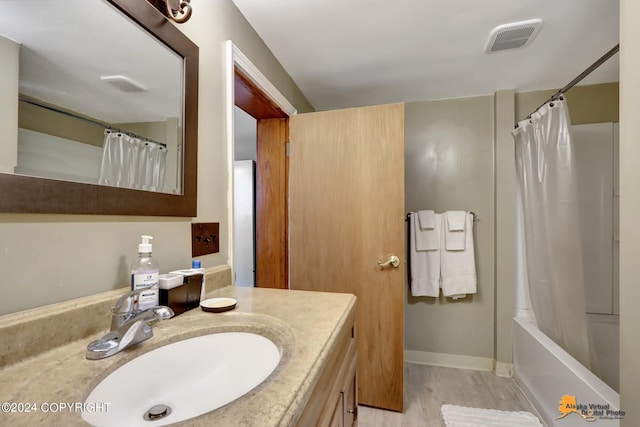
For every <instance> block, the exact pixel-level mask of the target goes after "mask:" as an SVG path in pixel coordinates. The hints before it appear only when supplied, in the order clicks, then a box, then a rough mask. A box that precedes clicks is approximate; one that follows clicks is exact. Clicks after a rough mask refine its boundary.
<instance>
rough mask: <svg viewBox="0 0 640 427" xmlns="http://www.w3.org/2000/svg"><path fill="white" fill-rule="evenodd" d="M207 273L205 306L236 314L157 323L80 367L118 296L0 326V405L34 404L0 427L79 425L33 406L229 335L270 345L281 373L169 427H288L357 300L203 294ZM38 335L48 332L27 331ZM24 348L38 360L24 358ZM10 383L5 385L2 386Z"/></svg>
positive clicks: (79, 394)
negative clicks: (137, 361) (254, 336)
mask: <svg viewBox="0 0 640 427" xmlns="http://www.w3.org/2000/svg"><path fill="white" fill-rule="evenodd" d="M209 273H210V272H209V271H207V276H208V277H207V297H216V296H217V297H222V296H225V297H232V298H235V299H236V300H238V306H237V307H236V309H235V310H233V311H229V312H226V313H219V314H213V313H206V312H203V311H202V310H200V309H194V310H191V311H188V312H186V313H184V314H181V315H180V316H176V317H175V318H174V319H171V320H169V321H165V322H160V323H158V324H157V325H156V326H155V327H154V335H155V336H154V337H153V338H151V339H150V340H147V341H145V342H143V343H140V344H138V345H136V346H134V347H132V348H130V349H127V350H125V351H123V352H121V353H118V354H116V355H114V356H112V357H109V358H107V359H103V360H97V361H91V360H86V359H85V349H86V346H87V344H88V343H89V342H90V341H92V340H93V339H96V338H99V336H101V335H102V334H104V332H105V331H106V330H108V325H109V321H110V315H109V314H108V313H109V307H111V305H112V304H113V303H114V301H115V299H116V298H117V297H118V296H120V295H122V293H123V292H124V291H125V290H124V289H123V290H120V291H111V292H107V293H105V294H101V295H96V296H92V297H88V298H82V299H80V300H76V301H73V302H68V303H63V304H56V305H54V306H48V307H45V308H42V309H35V310H29V311H28V312H23V313H19V314H16V315H8V316H4V318H1V319H0V334H2V335H1V336H0V338H2V341H1V342H2V347H0V361H2V365H1V366H2V370H1V371H0V384H4V385H5V386H4V387H2V390H1V391H0V400H1V401H2V402H16V403H18V402H23V403H27V402H29V403H35V405H36V407H37V410H36V411H34V412H29V413H6V412H0V424H2V425H4V424H7V425H12V426H33V425H65V426H71V425H86V423H85V422H84V421H83V420H82V418H81V414H80V413H79V412H74V411H71V412H70V411H63V412H57V413H51V412H44V411H42V410H41V409H40V405H42V404H47V403H53V402H74V403H75V402H80V403H81V402H84V400H85V398H86V396H87V395H88V394H89V392H90V391H91V390H92V389H93V388H94V387H95V386H96V385H97V384H98V383H99V382H100V381H101V380H102V379H104V378H105V377H106V376H107V375H109V374H110V373H111V372H113V371H114V370H115V369H117V368H118V367H119V366H121V365H123V364H124V363H126V362H128V361H129V360H132V359H133V358H135V357H137V356H139V355H141V354H143V353H146V352H148V351H150V350H153V349H154V348H158V347H160V346H162V345H166V344H169V343H171V342H175V341H179V340H182V339H187V338H191V337H195V336H199V335H204V334H209V333H215V332H222V331H229V330H233V331H247V332H255V333H259V334H262V335H264V336H266V337H267V338H269V339H271V340H272V341H273V342H274V343H275V344H276V345H277V346H278V347H279V349H280V352H281V354H282V361H281V363H280V365H279V366H278V367H277V368H276V370H275V371H274V372H273V373H272V374H271V376H270V377H269V378H268V379H267V380H266V381H265V382H264V383H263V384H261V385H260V386H258V387H256V388H255V389H254V390H252V391H250V392H249V393H248V394H246V395H245V396H243V397H241V398H240V399H237V400H235V401H234V402H231V403H229V404H227V405H226V406H224V407H222V408H219V409H217V410H215V411H213V412H210V413H208V414H205V415H202V416H199V417H197V418H193V419H191V420H187V421H184V422H182V423H179V424H177V425H185V426H208V425H213V424H215V425H216V426H236V425H246V426H253V425H255V426H261V427H262V426H283V425H294V424H295V423H296V421H297V420H298V418H299V417H300V415H301V414H302V412H303V409H304V408H305V405H306V404H307V401H308V400H309V398H310V396H311V395H312V392H313V390H314V388H315V387H316V384H317V383H318V381H319V380H320V378H321V377H322V374H323V372H324V370H325V368H326V365H327V364H328V362H330V360H331V358H332V355H333V353H334V349H335V348H336V346H338V345H339V342H338V341H339V337H340V336H341V334H342V332H344V331H343V329H344V328H346V327H348V328H349V329H350V328H351V325H352V324H353V318H354V315H355V301H356V298H355V297H354V296H353V295H349V294H337V293H321V292H312V293H310V292H304V291H287V290H276V289H261V288H235V287H232V286H226V287H222V288H220V289H214V290H210V289H211V288H210V287H209V279H212V281H213V282H215V280H214V278H212V277H210V276H211V275H210V274H209ZM215 273H220V276H221V277H224V276H225V274H226V273H225V271H224V270H221V271H217V272H215ZM87 299H88V300H90V302H91V303H90V304H88V302H89V301H86V300H87ZM62 305H65V307H61V306H62ZM51 310H53V314H52V315H51V316H49V317H47V314H46V312H47V311H49V312H50V313H51ZM88 312H90V314H89V313H88ZM73 313H75V315H74V314H73ZM14 318H16V319H14ZM47 319H48V320H47ZM80 319H82V320H80ZM97 325H101V326H97ZM41 327H46V328H47V332H44V333H38V331H34V330H35V329H39V328H41ZM34 332H35V333H34ZM80 335H83V336H80ZM342 335H343V334H342ZM69 337H73V338H72V339H69ZM9 338H10V339H9ZM53 339H55V340H56V341H58V342H60V344H59V345H58V346H57V347H55V346H52V347H53V348H52V347H49V349H48V350H46V351H42V349H44V348H47V343H46V342H44V341H48V343H49V344H51V342H52V340H53ZM7 341H12V342H13V344H11V343H7ZM36 342H37V344H38V345H37V346H36V345H35V344H36ZM33 347H37V348H38V349H39V351H40V352H38V353H36V352H35V350H31V349H32V348H33ZM256 357H259V355H256ZM185 363H188V361H185ZM9 384H11V385H12V386H11V387H7V385H9Z"/></svg>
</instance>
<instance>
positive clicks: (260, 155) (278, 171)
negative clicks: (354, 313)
mask: <svg viewBox="0 0 640 427" xmlns="http://www.w3.org/2000/svg"><path fill="white" fill-rule="evenodd" d="M227 64H228V67H227V100H226V102H227V138H228V141H227V146H228V160H229V166H230V170H234V165H235V164H234V162H235V152H234V151H235V150H234V148H235V140H234V139H235V138H234V134H235V132H234V108H238V109H240V110H242V112H244V113H246V115H247V116H249V117H250V118H253V119H255V123H256V125H255V135H256V136H255V139H256V141H255V157H256V159H255V168H254V169H255V185H254V189H255V192H254V200H253V206H254V212H255V215H253V218H254V219H253V220H250V222H251V221H252V222H253V223H254V231H253V232H249V234H250V235H251V234H253V236H254V239H253V242H250V243H249V245H251V246H252V247H253V253H254V254H253V257H252V256H251V255H252V254H251V253H250V252H251V246H247V243H245V244H244V245H243V244H236V242H235V239H236V233H235V232H234V227H235V224H236V218H235V216H236V214H239V213H241V212H235V211H236V209H235V208H234V204H235V197H236V196H235V194H234V193H235V190H236V188H235V183H234V178H233V177H231V178H230V182H229V192H228V197H229V199H230V200H234V203H230V206H229V211H230V212H229V235H230V236H232V238H231V239H230V242H229V243H230V251H231V255H230V258H231V259H230V263H231V265H232V268H233V271H234V284H236V281H237V279H238V275H237V272H236V265H237V264H238V263H237V262H236V261H240V265H242V258H245V259H246V258H249V259H251V258H253V260H254V263H253V265H254V267H253V269H254V272H253V273H254V274H252V278H253V284H251V281H250V280H248V279H247V278H246V275H245V276H241V279H240V280H239V281H237V283H238V284H239V285H244V286H252V285H253V286H257V287H269V288H280V289H287V288H288V280H289V277H288V276H289V274H288V270H289V265H288V255H289V254H288V246H289V245H288V235H289V233H288V168H289V163H288V158H287V152H286V144H287V142H288V128H289V126H288V118H289V116H290V115H292V114H295V113H296V109H295V108H294V107H293V105H291V104H290V103H289V102H288V101H287V100H286V98H284V97H283V96H282V95H281V94H280V92H279V91H278V90H277V89H276V88H275V87H274V86H273V85H272V84H271V83H270V82H269V81H268V80H267V79H266V77H265V76H264V75H263V74H262V73H261V72H260V71H259V70H258V69H257V68H256V67H255V66H254V65H253V64H252V63H251V62H250V61H249V60H248V58H247V57H246V56H245V55H244V54H242V52H240V50H239V49H238V48H237V47H235V46H234V45H233V43H232V42H231V41H228V42H227ZM249 206H250V204H249ZM238 209H246V208H241V207H238ZM238 243H240V242H238ZM247 252H249V254H248V256H247ZM245 271H246V270H245ZM242 277H244V278H242Z"/></svg>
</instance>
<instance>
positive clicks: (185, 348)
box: [82, 332, 281, 427]
mask: <svg viewBox="0 0 640 427" xmlns="http://www.w3.org/2000/svg"><path fill="white" fill-rule="evenodd" d="M116 357H117V356H116ZM280 357H281V355H280V352H279V351H278V348H277V347H276V345H275V344H274V343H273V342H271V341H270V340H269V339H267V338H265V337H263V336H262V335H257V334H253V333H248V332H223V333H217V334H211V335H203V336H200V337H196V338H190V339H187V340H184V341H178V342H176V343H173V344H169V345H166V346H164V347H160V348H157V349H155V350H152V351H150V352H149V353H145V354H143V355H141V356H139V357H137V358H135V359H133V360H131V361H130V362H128V363H126V364H124V365H122V366H121V367H120V368H118V369H117V370H115V371H114V372H112V373H111V374H110V375H109V376H107V377H106V378H105V379H104V380H102V381H101V382H100V383H99V384H98V385H97V386H96V388H94V389H93V391H92V392H91V393H90V394H89V397H87V400H86V402H87V403H89V402H93V403H96V404H104V403H105V402H108V403H109V405H108V408H107V410H104V411H97V412H83V414H82V418H83V419H84V420H85V421H87V422H88V423H90V424H92V425H96V426H119V427H121V426H128V427H129V426H147V427H152V426H162V425H166V424H171V423H175V422H178V421H183V420H186V419H189V418H193V417H197V416H198V415H201V414H204V413H206V412H209V411H213V410H214V409H216V408H219V407H221V406H223V405H225V404H227V403H229V402H231V401H233V400H235V399H237V398H239V397H241V396H242V395H244V394H246V393H248V392H249V391H250V390H251V389H253V388H255V387H256V386H257V385H259V384H260V383H262V382H263V381H264V380H265V379H266V378H267V377H268V376H269V374H271V372H273V370H274V369H275V368H276V366H277V365H278V363H279V362H280ZM156 405H165V406H166V407H169V408H170V411H167V412H170V413H169V414H168V415H164V416H160V417H159V418H157V419H154V420H151V421H148V420H146V419H145V418H144V417H145V414H147V417H148V411H149V410H150V409H151V408H152V407H154V406H156ZM103 406H104V405H103ZM158 411H159V412H164V408H162V409H159V408H156V409H155V410H154V412H158Z"/></svg>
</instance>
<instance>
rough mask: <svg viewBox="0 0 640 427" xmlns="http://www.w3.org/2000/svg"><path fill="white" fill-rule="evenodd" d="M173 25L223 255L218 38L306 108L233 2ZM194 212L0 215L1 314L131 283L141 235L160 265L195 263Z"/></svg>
mask: <svg viewBox="0 0 640 427" xmlns="http://www.w3.org/2000/svg"><path fill="white" fill-rule="evenodd" d="M179 28H180V29H181V30H182V31H183V32H185V33H186V34H187V35H188V36H189V37H190V38H191V39H192V40H193V41H194V42H195V43H196V44H197V45H198V46H199V47H200V77H199V121H198V137H199V150H198V216H197V218H195V219H194V220H195V221H207V222H209V221H211V222H213V221H216V222H220V232H221V236H220V243H221V244H220V253H218V254H215V255H207V256H204V257H201V259H202V261H203V266H204V267H211V266H214V265H219V264H224V263H227V261H228V259H229V254H228V248H229V244H228V241H229V235H228V233H227V230H228V218H227V212H228V206H227V205H228V200H227V185H228V179H229V175H230V172H229V170H228V166H227V160H226V159H227V153H226V143H225V126H224V123H225V105H224V93H225V92H224V75H223V74H224V68H225V67H224V58H225V56H224V42H225V40H228V39H231V40H233V42H234V43H235V44H236V45H237V46H238V47H239V48H240V50H242V51H243V53H244V54H245V55H247V57H248V58H249V59H250V60H251V61H252V62H253V63H254V64H255V65H256V66H257V67H258V68H259V69H260V70H261V71H262V73H263V74H265V75H266V77H267V78H269V79H270V81H271V82H272V83H273V84H274V85H275V86H276V87H277V88H278V89H279V90H280V91H281V92H282V93H283V95H284V96H285V97H287V99H288V100H289V101H290V102H291V103H292V104H293V105H294V106H296V108H297V109H298V111H301V112H305V111H311V110H312V107H311V105H310V104H309V103H308V102H307V101H306V99H305V98H304V96H303V95H302V94H301V92H300V91H299V89H298V88H297V87H296V85H295V84H294V83H293V81H292V80H291V78H290V77H289V75H288V74H287V73H286V71H285V70H284V69H283V68H282V66H281V65H280V64H279V63H278V61H277V60H276V59H275V57H274V56H273V55H272V54H271V53H270V51H269V50H268V49H267V48H266V46H265V45H264V43H263V42H262V40H261V39H260V38H259V37H258V36H257V34H256V33H255V31H254V30H253V29H252V28H251V27H250V26H249V24H248V23H247V22H246V20H245V19H244V18H243V17H242V15H241V14H240V13H239V12H238V10H237V9H236V8H235V6H234V5H233V3H232V2H231V0H219V1H207V2H200V3H199V4H198V8H197V10H195V11H194V14H193V17H192V18H191V19H190V20H189V22H187V23H186V24H182V25H181V26H179ZM191 222H192V219H190V218H185V219H182V218H155V217H107V216H75V215H29V214H24V215H21V214H0V271H2V273H3V274H2V278H1V279H0V295H1V297H0V314H4V313H9V312H14V311H18V310H24V309H26V308H30V307H37V306H40V305H43V304H46V303H51V302H55V301H62V300H67V299H70V298H74V297H80V296H84V295H89V294H93V293H97V292H101V291H106V290H109V289H115V288H117V287H121V286H123V285H124V284H126V283H127V282H128V274H129V273H128V270H129V265H130V263H131V261H132V260H133V258H134V257H135V256H136V252H137V244H138V242H139V239H140V235H141V234H151V235H153V236H154V237H155V239H154V245H153V248H154V256H155V257H156V258H157V259H158V261H159V263H160V267H161V270H162V271H169V270H173V269H178V268H183V267H185V266H190V264H191V244H190V233H191Z"/></svg>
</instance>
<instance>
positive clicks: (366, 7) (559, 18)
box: [233, 0, 619, 110]
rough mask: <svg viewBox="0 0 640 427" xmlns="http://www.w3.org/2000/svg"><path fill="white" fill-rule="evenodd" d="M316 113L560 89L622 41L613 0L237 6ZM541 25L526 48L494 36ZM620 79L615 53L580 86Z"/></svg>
mask: <svg viewBox="0 0 640 427" xmlns="http://www.w3.org/2000/svg"><path fill="white" fill-rule="evenodd" d="M233 2H234V3H235V4H236V6H237V7H238V9H239V10H240V11H241V12H242V14H243V15H244V16H245V17H246V19H247V20H248V21H249V23H250V24H251V25H252V26H253V27H254V28H255V30H256V31H257V33H258V34H259V35H260V37H261V38H262V39H263V40H264V42H265V43H266V44H267V46H268V47H269V48H270V49H271V51H272V52H273V54H274V55H275V56H276V58H277V59H278V60H279V61H280V62H281V64H282V65H283V66H284V68H285V69H286V70H287V72H288V73H289V74H290V76H291V77H292V78H293V79H294V81H295V82H296V83H297V85H298V87H299V88H300V89H301V90H302V92H303V93H304V95H305V96H306V97H307V99H308V100H309V102H310V103H311V104H312V105H313V106H314V107H315V108H316V109H317V110H326V109H335V108H343V107H351V106H362V105H374V104H384V103H391V102H403V101H404V102H406V101H421V100H433V99H444V98H457V97H467V96H479V95H486V94H491V93H493V92H495V91H496V90H500V89H515V90H516V92H525V91H531V90H540V89H557V88H560V87H562V86H564V85H565V84H567V83H568V82H569V81H571V80H572V79H573V78H574V77H576V76H577V75H578V74H580V73H581V72H582V71H583V70H584V69H585V68H587V67H588V66H589V65H591V64H592V63H593V62H595V60H596V59H598V58H599V57H601V56H602V55H603V54H605V53H606V52H607V51H609V50H610V49H611V48H612V47H613V46H615V45H616V44H617V43H618V40H619V34H618V33H619V2H618V0H483V1H478V0H449V1H446V0H394V1H389V0H347V1H345V0H297V1H290V0H260V1H256V0H233ZM534 18H540V19H542V20H543V21H544V23H543V25H542V28H541V30H540V32H539V33H538V35H537V36H536V38H535V39H534V40H533V41H532V42H531V43H530V44H529V45H528V46H526V47H524V48H520V49H515V50H508V51H502V52H496V53H492V54H486V53H485V47H486V44H487V42H488V39H489V34H490V32H491V30H492V29H493V28H494V27H496V26H498V25H502V24H506V23H510V22H514V21H524V20H529V19H534ZM616 81H618V55H615V56H614V57H613V58H611V59H610V60H609V61H607V63H605V64H604V65H602V66H601V67H600V68H599V69H598V70H596V71H595V72H594V73H592V74H591V75H590V76H589V77H588V78H586V79H585V80H583V81H582V83H581V84H595V83H605V82H616Z"/></svg>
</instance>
